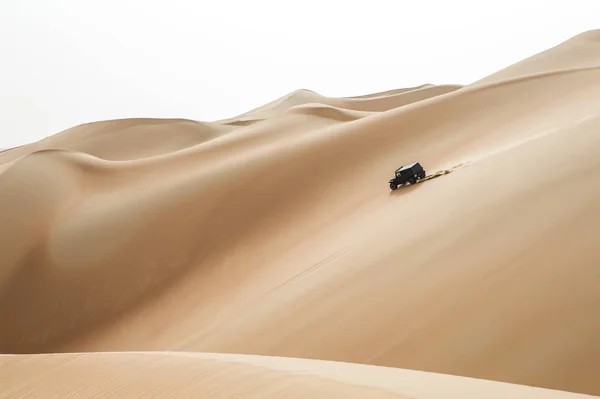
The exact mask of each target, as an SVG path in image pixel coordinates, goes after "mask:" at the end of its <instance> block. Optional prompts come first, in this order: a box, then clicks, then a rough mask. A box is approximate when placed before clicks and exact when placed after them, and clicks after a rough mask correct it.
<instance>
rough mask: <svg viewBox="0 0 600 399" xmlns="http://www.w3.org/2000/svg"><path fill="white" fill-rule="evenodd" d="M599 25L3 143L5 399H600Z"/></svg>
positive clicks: (0, 343)
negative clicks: (398, 81)
mask: <svg viewBox="0 0 600 399" xmlns="http://www.w3.org/2000/svg"><path fill="white" fill-rule="evenodd" d="M599 35H600V33H598V31H593V32H586V33H584V34H581V35H578V36H575V37H574V38H571V39H569V40H567V41H565V42H563V43H561V44H558V45H557V46H555V47H553V48H551V49H548V50H547V51H545V52H542V53H540V54H537V55H534V56H532V57H530V58H528V59H526V60H523V61H522V62H520V63H517V64H515V65H513V66H509V67H507V68H505V69H503V70H501V71H499V72H498V73H496V74H492V75H490V76H489V77H488V78H486V79H482V80H480V81H478V82H474V83H473V84H471V85H465V86H461V85H431V84H425V85H422V86H417V87H412V88H403V89H397V90H389V91H385V92H379V93H372V94H366V95H362V96H355V97H339V98H333V97H326V96H323V95H321V94H318V93H316V92H314V91H310V90H297V91H294V92H292V93H290V94H288V95H286V96H283V97H280V98H279V99H276V100H274V101H272V102H270V103H267V104H265V105H263V106H261V107H257V108H255V109H253V110H250V111H248V112H247V113H244V114H241V115H238V116H235V117H232V118H229V119H224V120H220V121H213V122H200V121H192V120H183V119H152V118H137V119H136V118H131V119H120V120H112V121H99V122H93V123H89V124H84V125H79V126H75V127H73V128H71V129H67V130H65V131H62V132H59V133H57V134H56V135H54V136H50V137H48V138H46V139H44V140H40V141H39V142H36V143H32V144H28V145H24V146H21V147H17V148H15V149H8V150H5V151H3V152H1V153H0V242H1V243H2V251H1V252H0V316H2V319H3V321H4V323H3V328H2V329H0V353H5V354H6V355H0V380H6V381H9V384H8V387H5V388H0V397H2V396H3V395H4V396H6V397H21V396H22V397H26V396H27V395H28V394H29V393H31V392H36V391H39V390H44V391H47V392H49V394H52V395H55V397H64V395H66V393H67V391H69V392H72V391H73V390H81V391H80V393H81V395H82V397H92V396H93V395H105V396H106V397H130V395H140V396H149V395H151V394H155V393H158V392H160V393H161V394H162V395H165V396H168V395H173V396H172V397H179V396H181V397H191V396H194V395H209V394H211V393H212V394H214V393H215V390H217V391H218V393H219V394H221V395H222V397H236V395H242V394H248V395H254V396H255V397H281V396H282V395H291V396H292V397H293V396H294V395H296V396H298V397H299V396H302V397H306V395H311V396H317V397H319V395H320V396H322V397H325V395H327V397H338V396H339V397H364V396H368V397H386V398H387V397H390V398H392V397H400V398H403V397H410V398H415V399H416V398H436V397H446V396H452V395H455V397H461V398H471V397H473V398H474V397H481V396H482V395H485V396H486V397H496V396H497V397H500V396H502V397H506V396H508V395H510V396H511V397H512V396H515V397H523V398H525V397H527V398H529V397H561V398H562V397H564V398H567V397H571V396H573V397H577V396H578V395H576V394H588V395H600V384H599V383H598V381H597V376H598V375H600V360H599V359H600V341H598V339H597V337H598V336H600V317H598V316H597V312H596V309H597V307H598V304H600V294H599V293H598V290H597V286H598V283H599V282H600V280H599V278H600V274H599V273H598V270H599V269H598V267H597V265H598V264H600V251H598V249H596V247H595V245H594V244H595V237H596V236H597V234H598V226H599V225H600V212H597V211H596V207H597V203H598V201H599V200H600V158H599V157H598V156H597V148H598V143H599V142H600V141H599V139H600V110H599V109H598V107H597V104H598V103H600V91H599V90H598V85H599V83H598V82H600V51H599V50H600V40H597V38H598V37H600V36H599ZM413 161H419V162H421V163H422V164H423V166H424V167H425V169H426V171H427V174H428V178H427V179H426V180H425V181H422V182H420V183H418V184H417V185H415V186H409V187H403V188H401V189H399V190H397V191H394V192H391V191H390V190H389V188H388V187H387V185H386V182H387V180H388V179H389V178H390V177H391V174H392V172H393V170H394V169H396V168H397V167H398V166H400V165H402V164H406V163H409V162H413ZM132 351H133V352H132ZM136 351H139V352H136ZM169 351H178V352H176V353H173V352H169ZM142 352H143V353H142ZM52 353H55V354H52ZM10 354H12V355H10ZM258 355H260V356H258ZM331 361H339V362H346V363H332V362H331ZM349 363H354V364H349ZM379 366H386V368H384V367H379ZM409 369H412V370H413V371H410V370H409ZM98 373H99V374H98ZM38 374H43V375H45V377H44V376H42V377H40V378H38V377H37V375H38ZM73 376H79V377H77V378H79V380H77V378H75V379H73ZM127 376H129V377H131V378H133V382H132V381H128V380H127V378H129V377H127ZM167 376H168V377H167ZM466 377H470V378H466ZM169 379H171V382H170V381H169ZM482 379H483V380H488V381H481V380H482ZM56 381H62V382H63V384H62V385H56V386H54V385H53V384H54V382H56ZM173 381H178V383H179V384H180V386H179V387H178V388H175V387H174V384H175V383H174V382H173ZM493 381H496V382H493ZM234 382H235V383H236V384H239V387H241V388H239V390H236V389H237V388H233V387H230V386H229V385H230V384H232V383H234ZM219 384H226V385H227V386H224V385H219ZM516 384H519V385H516ZM182 385H184V386H186V387H188V388H182V387H181V386H182ZM527 386H535V387H538V388H530V387H527ZM542 388H544V389H542ZM61 395H62V396H61ZM494 395H496V396H494ZM538 395H539V396H538ZM49 397H52V396H49ZM194 397H197V396H194Z"/></svg>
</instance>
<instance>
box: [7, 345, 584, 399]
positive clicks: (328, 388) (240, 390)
mask: <svg viewBox="0 0 600 399" xmlns="http://www.w3.org/2000/svg"><path fill="white" fill-rule="evenodd" d="M0 367H1V368H2V369H5V370H7V371H6V374H5V375H6V377H7V378H10V381H11V385H10V387H9V388H8V389H6V390H5V391H4V394H5V396H6V397H20V396H19V395H20V394H21V393H22V392H24V391H30V392H34V391H37V392H43V396H44V397H45V398H48V399H54V398H57V399H62V398H64V397H68V396H70V395H73V392H76V395H77V397H78V398H82V399H86V398H105V397H121V398H138V397H148V398H149V397H169V398H205V397H206V398H209V397H210V398H215V399H219V398H238V397H244V398H256V399H258V398H260V399H263V398H374V399H379V398H381V399H441V398H484V397H485V398H490V399H496V398H498V399H500V398H515V399H522V398H537V399H571V398H572V399H579V398H581V399H586V398H592V397H593V396H588V395H581V394H574V393H566V392H560V391H553V390H548V389H542V388H536V387H527V386H526V387H524V386H518V385H513V384H506V383H500V382H492V381H483V380H476V379H471V378H466V377H456V376H447V375H441V374H433V373H423V372H417V371H411V370H399V369H393V368H385V367H374V366H366V365H358V364H348V363H336V362H328V361H313V360H308V359H286V358H274V357H265V356H244V355H227V354H213V353H200V354H190V353H181V352H179V353H178V352H171V353H169V352H166V353H156V352H154V353H143V352H141V353H140V352H138V353H118V354H115V353H96V354H60V355H34V356H32V357H27V358H25V357H19V356H4V357H2V358H0ZM0 370H1V369H0ZM73 375H79V376H80V377H82V378H78V379H75V380H71V382H70V383H69V384H64V383H63V384H60V383H57V381H68V380H69V379H70V378H71V377H72V376H73Z"/></svg>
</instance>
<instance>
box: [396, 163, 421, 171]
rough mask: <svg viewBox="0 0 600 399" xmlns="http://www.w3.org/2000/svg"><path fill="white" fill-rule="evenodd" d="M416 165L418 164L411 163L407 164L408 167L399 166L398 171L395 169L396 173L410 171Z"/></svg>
mask: <svg viewBox="0 0 600 399" xmlns="http://www.w3.org/2000/svg"><path fill="white" fill-rule="evenodd" d="M416 164H418V162H413V163H409V164H408V165H404V166H401V167H399V168H398V169H396V172H400V171H402V170H406V169H410V168H412V167H413V166H415V165H416Z"/></svg>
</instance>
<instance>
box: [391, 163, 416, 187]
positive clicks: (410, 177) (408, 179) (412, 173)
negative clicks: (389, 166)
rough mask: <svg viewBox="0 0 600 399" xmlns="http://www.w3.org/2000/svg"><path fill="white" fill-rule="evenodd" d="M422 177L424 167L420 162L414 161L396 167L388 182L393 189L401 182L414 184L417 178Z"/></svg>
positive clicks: (401, 183)
mask: <svg viewBox="0 0 600 399" xmlns="http://www.w3.org/2000/svg"><path fill="white" fill-rule="evenodd" d="M424 178H425V169H423V167H422V166H421V164H420V163H418V162H414V163H411V164H409V165H404V166H401V167H400V168H398V169H396V173H395V176H394V177H393V178H392V179H390V182H389V183H390V188H391V189H392V190H395V189H397V188H398V187H399V186H401V185H403V184H407V183H410V184H415V183H417V180H420V179H424Z"/></svg>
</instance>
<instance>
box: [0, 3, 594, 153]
mask: <svg viewBox="0 0 600 399" xmlns="http://www.w3.org/2000/svg"><path fill="white" fill-rule="evenodd" d="M597 28H600V1H598V0H588V1H584V0H569V1H564V0H539V1H537V0H520V1H513V0H503V1H495V2H490V1H464V0H461V1H459V0H439V1H433V0H425V1H424V0H420V1H406V0H369V1H365V0H363V1H357V0H346V1H341V0H339V1H338V0H303V1H295V2H291V1H275V0H271V1H268V0H239V1H230V0H211V1H197V0H196V1H194V0H169V1H163V2H158V1H157V0H118V1H117V0H102V1H86V0H0V54H1V58H0V148H7V147H12V146H17V145H21V144H25V143H28V142H32V141H37V140H40V139H42V138H44V137H46V136H48V135H51V134H54V133H57V132H58V131H60V130H64V129H66V128H69V127H72V126H74V125H77V124H80V123H85V122H91V121H96V120H103V119H113V118H124V117H180V118H189V119H196V120H204V121H209V120H215V119H221V118H226V117H230V116H234V115H236V114H240V113H242V112H245V111H248V110H250V109H251V108H254V107H257V106H260V105H262V104H264V103H267V102H269V101H271V100H274V99H275V98H277V97H280V96H282V95H285V94H287V93H289V92H291V91H293V90H296V89H299V88H305V89H311V90H315V91H317V92H319V93H321V94H323V95H327V96H349V95H360V94H367V93H372V92H377V91H383V90H390V89H396V88H400V87H408V86H416V85H421V84H424V83H435V84H443V83H458V84H468V83H470V82H473V81H475V80H478V79H480V78H482V77H484V76H486V75H488V74H491V73H493V72H495V71H497V70H499V69H501V68H504V67H506V66H508V65H510V64H512V63H515V62H517V61H519V60H521V59H523V58H526V57H529V56H531V55H533V54H534V53H537V52H540V51H543V50H545V49H547V48H549V47H552V46H554V45H556V44H558V43H560V42H561V41H563V40H566V39H568V38H569V37H572V36H574V35H576V34H579V33H581V32H583V31H586V30H590V29H597Z"/></svg>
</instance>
